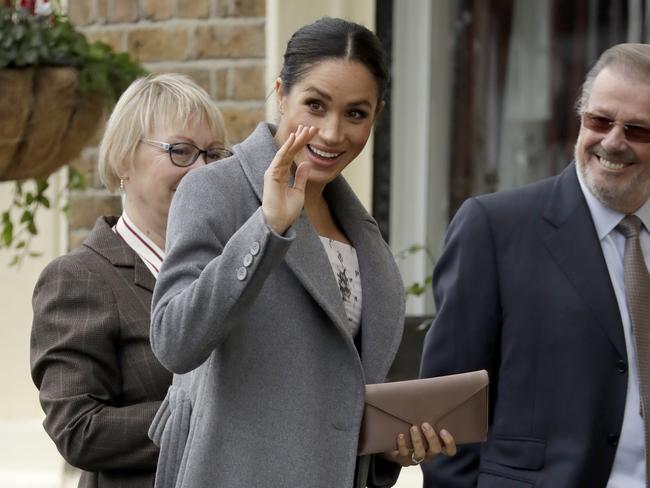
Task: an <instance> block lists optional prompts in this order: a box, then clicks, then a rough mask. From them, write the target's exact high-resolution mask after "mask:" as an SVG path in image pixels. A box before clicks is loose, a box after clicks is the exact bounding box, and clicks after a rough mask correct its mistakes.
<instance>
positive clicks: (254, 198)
mask: <svg viewBox="0 0 650 488" xmlns="http://www.w3.org/2000/svg"><path fill="white" fill-rule="evenodd" d="M274 130H275V129H274V127H272V126H270V125H268V124H265V123H262V124H260V125H259V126H258V127H257V129H256V130H255V131H254V132H253V134H252V135H251V136H249V138H248V139H246V140H245V141H244V142H243V143H241V144H240V145H237V146H235V148H234V156H233V157H231V158H229V159H226V160H223V161H220V162H217V163H214V164H211V165H208V166H206V167H204V168H199V169H197V170H195V171H194V172H192V173H190V174H188V175H187V176H186V177H185V178H184V179H183V181H182V183H181V184H180V186H179V188H178V190H177V192H176V195H175V197H174V200H173V202H172V207H171V210H170V219H169V227H168V234H167V255H166V258H165V263H164V264H163V267H162V270H161V273H160V275H159V278H158V282H157V283H156V288H155V291H154V299H153V313H152V328H151V341H152V347H153V350H154V353H155V354H156V356H157V357H158V358H159V359H160V361H161V363H162V364H163V365H165V366H166V367H167V368H169V369H170V370H171V371H173V372H174V373H176V375H175V377H174V385H173V386H172V388H171V389H170V393H169V394H168V396H167V399H166V400H165V403H164V405H163V407H162V408H161V410H160V412H159V415H158V416H157V417H156V419H155V421H154V424H153V425H152V428H151V431H150V434H151V435H152V438H154V440H155V441H156V442H157V443H160V444H162V445H161V459H160V463H159V467H158V473H157V479H156V486H157V487H158V488H160V487H164V488H167V487H183V488H194V487H196V488H198V487H206V486H218V487H220V488H238V487H242V488H243V487H246V488H249V487H253V486H254V487H274V488H275V487H298V486H300V487H302V488H309V487H323V488H325V487H327V488H332V487H337V488H341V487H353V486H354V487H362V486H366V478H367V477H368V475H369V473H370V475H369V476H370V477H369V479H368V484H369V485H370V486H391V485H392V484H393V483H394V481H395V479H396V476H397V474H398V473H399V466H397V465H395V464H393V463H389V462H387V461H384V460H383V459H382V460H380V459H378V458H377V459H376V458H375V457H374V456H373V457H370V456H366V457H363V458H357V456H356V452H357V443H358V435H359V428H360V422H361V417H362V412H363V403H364V385H365V384H366V383H376V382H381V381H383V380H384V377H385V375H386V373H387V371H388V369H389V367H390V365H391V363H392V360H393V358H394V355H395V353H396V351H397V348H398V346H399V343H400V339H401V333H402V326H403V318H404V290H403V287H402V282H401V278H400V275H399V272H398V270H397V267H396V265H395V262H394V260H393V258H392V254H391V252H390V250H389V248H388V246H387V245H386V244H385V242H384V241H383V240H382V238H381V235H380V233H379V230H378V227H377V224H376V223H375V221H374V220H373V219H372V218H371V217H370V216H369V215H368V213H367V212H366V211H365V210H364V209H363V207H362V205H361V203H360V202H359V201H358V200H357V198H356V197H355V196H354V194H353V192H352V190H351V189H350V188H349V187H348V185H347V184H346V183H345V181H344V180H343V178H342V177H338V178H337V179H336V180H335V181H333V182H332V183H330V184H329V185H327V188H326V192H325V194H324V196H325V198H326V199H327V201H328V203H329V205H330V208H331V210H332V213H333V215H334V217H335V218H336V220H337V222H338V223H339V225H340V227H341V228H342V229H343V231H344V232H345V234H346V236H347V237H348V238H349V239H350V241H351V242H352V244H353V245H354V246H355V248H356V250H357V254H358V259H359V267H360V275H361V283H362V290H363V295H362V318H361V329H360V332H359V334H358V336H357V338H356V342H357V344H356V345H355V341H353V338H352V337H351V336H350V335H349V333H348V332H346V327H345V324H346V322H347V318H346V315H345V311H344V307H343V302H342V299H341V294H340V290H339V287H338V285H337V282H336V279H335V277H334V273H333V272H332V268H331V265H330V263H329V261H328V258H327V256H326V253H325V250H324V248H323V246H322V244H321V242H320V239H319V238H318V236H317V234H316V232H315V230H314V228H313V227H312V226H311V224H310V222H309V220H308V219H307V217H306V215H305V214H304V213H303V214H302V215H301V216H300V217H299V218H298V220H297V221H296V222H294V224H293V225H292V227H291V228H290V229H289V230H288V231H287V232H286V233H285V234H284V235H282V236H280V235H277V234H276V233H274V232H273V231H272V230H271V229H270V228H269V227H268V226H267V225H266V224H265V222H264V218H263V215H262V212H261V197H262V187H263V175H264V171H265V170H266V168H267V167H268V165H269V164H270V162H271V160H272V158H273V156H274V155H275V152H276V151H277V146H276V144H275V140H274V138H273V132H274ZM357 347H358V349H357ZM358 351H360V353H359V352H358ZM357 459H358V462H357ZM355 468H356V470H355Z"/></svg>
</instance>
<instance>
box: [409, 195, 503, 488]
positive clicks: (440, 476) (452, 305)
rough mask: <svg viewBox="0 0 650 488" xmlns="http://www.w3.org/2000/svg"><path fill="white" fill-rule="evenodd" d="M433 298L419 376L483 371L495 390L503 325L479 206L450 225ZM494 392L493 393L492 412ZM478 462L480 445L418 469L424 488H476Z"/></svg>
mask: <svg viewBox="0 0 650 488" xmlns="http://www.w3.org/2000/svg"><path fill="white" fill-rule="evenodd" d="M433 293H434V299H435V303H436V307H437V315H436V318H435V320H434V322H433V325H432V327H431V329H430V330H429V331H428V332H427V335H426V337H425V341H424V350H423V355H422V365H421V370H420V376H421V377H434V376H441V375H447V374H454V373H461V372H466V371H474V370H479V369H486V370H487V371H488V374H489V376H490V383H491V384H492V385H496V383H497V379H498V378H497V375H498V365H499V344H500V333H501V332H500V331H501V320H502V319H501V307H500V298H499V280H498V275H497V261H496V253H495V246H494V240H493V235H492V231H491V228H490V222H489V218H488V214H487V213H486V211H485V208H484V207H483V205H482V203H481V201H480V200H477V199H470V200H468V201H467V202H465V203H464V204H463V206H462V207H461V208H460V209H459V211H458V213H457V215H456V217H455V218H454V220H453V222H452V223H451V225H450V227H449V231H448V233H447V237H446V239H445V246H444V250H443V253H442V255H441V257H440V259H439V261H438V263H437V264H436V267H435V270H434V279H433ZM495 392H496V388H495V387H491V388H490V395H491V399H490V401H491V406H492V405H494V394H495ZM492 410H493V409H492V408H490V411H492ZM451 434H452V435H453V432H451ZM479 461H480V445H479V444H467V445H463V446H460V447H459V449H458V453H457V454H456V456H454V457H451V458H448V457H446V456H443V455H441V456H437V457H435V458H434V459H432V460H430V461H428V462H427V463H425V464H423V465H422V471H423V473H424V486H425V488H434V487H435V488H442V487H444V488H469V487H474V486H476V481H477V477H478V468H479Z"/></svg>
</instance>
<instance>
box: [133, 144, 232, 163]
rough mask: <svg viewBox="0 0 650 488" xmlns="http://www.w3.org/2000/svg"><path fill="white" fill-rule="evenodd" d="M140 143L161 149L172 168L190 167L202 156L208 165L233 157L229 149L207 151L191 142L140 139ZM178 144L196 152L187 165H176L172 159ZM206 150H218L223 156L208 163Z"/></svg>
mask: <svg viewBox="0 0 650 488" xmlns="http://www.w3.org/2000/svg"><path fill="white" fill-rule="evenodd" d="M140 142H143V143H145V144H148V145H150V146H152V147H157V148H158V149H162V150H163V151H165V152H166V153H167V155H168V156H169V160H170V161H171V163H172V164H173V165H174V166H177V167H179V168H187V167H188V166H192V165H193V164H194V163H196V160H197V159H199V157H201V156H203V161H204V162H205V164H209V163H213V162H215V161H220V160H222V159H226V158H229V157H230V156H232V155H233V152H232V151H231V150H230V149H227V148H225V147H209V148H208V149H201V148H200V147H199V146H197V145H196V144H193V143H191V142H164V141H155V140H153V139H140ZM178 144H185V145H188V146H192V147H193V148H195V149H196V152H195V153H194V157H193V158H192V160H191V161H190V162H189V163H188V164H185V165H183V164H178V163H177V162H176V161H174V157H173V156H172V151H173V150H174V146H176V145H178ZM208 150H219V151H220V152H222V153H223V154H224V156H223V157H221V158H218V159H213V160H212V161H208Z"/></svg>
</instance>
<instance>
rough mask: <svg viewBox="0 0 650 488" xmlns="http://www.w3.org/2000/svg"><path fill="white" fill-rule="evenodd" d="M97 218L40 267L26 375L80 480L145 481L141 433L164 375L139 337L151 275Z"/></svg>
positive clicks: (148, 463)
mask: <svg viewBox="0 0 650 488" xmlns="http://www.w3.org/2000/svg"><path fill="white" fill-rule="evenodd" d="M115 221H116V219H115V218H100V219H99V220H98V221H97V223H96V224H95V228H94V229H93V230H92V232H91V233H90V235H89V236H88V238H87V240H86V241H85V242H84V244H83V246H81V247H80V248H78V249H75V250H74V251H72V252H70V253H69V254H67V255H65V256H62V257H60V258H57V259H56V260H54V261H53V262H52V263H51V264H49V265H48V266H47V267H46V268H45V270H44V271H43V273H42V274H41V276H40V278H39V280H38V283H37V285H36V288H35V290H34V297H33V309H34V323H33V328H32V338H31V366H32V377H33V379H34V383H35V384H36V387H37V388H38V389H39V390H40V400H41V405H42V407H43V410H44V411H45V414H46V417H45V421H44V427H45V430H46V431H47V433H48V434H49V435H50V437H51V438H52V440H53V441H54V442H55V444H56V446H57V448H58V449H59V451H60V452H61V454H62V455H63V457H64V458H65V459H66V460H67V461H68V462H69V463H70V464H72V465H74V466H77V467H79V468H81V469H83V470H84V471H85V472H84V473H83V474H82V477H81V481H80V484H79V486H81V487H120V488H126V487H144V486H153V477H154V473H155V468H156V460H157V457H158V450H157V448H156V447H155V446H154V444H153V443H152V442H151V441H150V439H149V437H148V436H147V429H148V428H149V425H150V424H151V420H152V419H153V416H154V414H155V412H156V410H157V409H158V407H159V405H160V403H161V401H162V399H163V398H164V396H165V393H166V391H167V387H168V386H169V385H170V384H171V375H170V373H168V372H167V371H166V370H165V369H164V368H163V367H162V366H161V365H160V364H159V363H158V361H157V360H156V358H155V357H154V356H153V353H152V351H151V347H150V344H149V325H150V306H151V295H152V291H153V286H154V281H155V280H154V277H153V275H152V274H151V273H150V271H149V270H148V269H147V267H146V266H145V265H144V263H143V262H142V261H141V260H140V259H139V258H138V257H137V255H136V254H135V252H134V251H133V250H132V249H131V248H130V247H128V246H127V245H126V244H125V243H124V241H122V240H121V239H120V238H119V237H117V236H116V235H115V233H114V232H113V231H112V229H111V226H112V225H113V224H114V223H115Z"/></svg>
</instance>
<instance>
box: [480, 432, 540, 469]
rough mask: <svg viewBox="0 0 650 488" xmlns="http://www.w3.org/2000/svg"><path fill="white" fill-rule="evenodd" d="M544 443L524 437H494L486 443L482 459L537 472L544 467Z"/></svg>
mask: <svg viewBox="0 0 650 488" xmlns="http://www.w3.org/2000/svg"><path fill="white" fill-rule="evenodd" d="M545 453H546V442H545V441H543V440H540V439H531V438H526V437H501V436H494V437H493V438H492V439H490V440H489V441H488V442H487V445H486V447H485V451H484V453H483V454H482V456H481V457H482V458H483V459H485V460H486V461H490V462H492V463H496V464H500V465H502V466H509V467H511V468H519V469H529V470H538V469H542V468H543V467H544V456H545Z"/></svg>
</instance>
